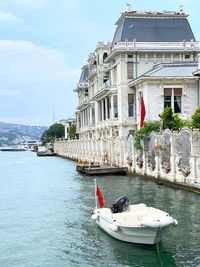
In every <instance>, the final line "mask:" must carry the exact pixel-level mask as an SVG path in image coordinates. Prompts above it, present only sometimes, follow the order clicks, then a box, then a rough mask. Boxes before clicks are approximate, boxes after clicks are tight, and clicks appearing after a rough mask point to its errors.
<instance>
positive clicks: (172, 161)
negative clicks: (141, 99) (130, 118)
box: [54, 127, 200, 188]
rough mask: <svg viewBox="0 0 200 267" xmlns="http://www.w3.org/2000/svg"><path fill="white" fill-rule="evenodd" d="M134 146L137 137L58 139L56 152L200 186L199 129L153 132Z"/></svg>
mask: <svg viewBox="0 0 200 267" xmlns="http://www.w3.org/2000/svg"><path fill="white" fill-rule="evenodd" d="M141 145H142V147H143V149H142V150H137V149H136V148H135V147H134V136H133V135H129V137H128V138H119V137H116V138H107V139H104V138H100V139H88V140H66V141H56V142H55V143H54V151H55V152H56V153H57V154H58V155H60V156H62V157H66V158H70V159H73V160H78V159H80V161H87V162H89V161H90V162H94V163H99V164H103V163H107V164H110V165H112V166H119V167H128V168H129V172H131V173H136V174H138V175H146V176H151V177H154V178H160V179H165V180H167V181H170V182H176V183H179V184H184V185H189V186H194V187H199V188H200V131H199V130H197V129H195V130H193V131H191V130H190V129H189V128H187V127H185V128H183V129H182V130H181V131H180V132H171V131H170V130H169V129H167V130H165V131H164V132H163V133H162V134H160V133H159V134H158V133H154V132H152V133H151V134H150V136H149V138H148V140H147V141H146V142H145V143H143V144H141Z"/></svg>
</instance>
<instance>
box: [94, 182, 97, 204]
mask: <svg viewBox="0 0 200 267" xmlns="http://www.w3.org/2000/svg"><path fill="white" fill-rule="evenodd" d="M94 188H95V189H94V192H95V207H96V209H97V180H96V179H94Z"/></svg>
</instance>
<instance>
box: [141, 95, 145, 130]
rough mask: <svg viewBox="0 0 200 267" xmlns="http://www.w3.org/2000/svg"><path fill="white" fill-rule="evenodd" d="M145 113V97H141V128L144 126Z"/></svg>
mask: <svg viewBox="0 0 200 267" xmlns="http://www.w3.org/2000/svg"><path fill="white" fill-rule="evenodd" d="M145 115H146V110H145V105H144V100H143V97H141V116H140V119H141V121H140V128H142V127H143V122H144V118H145Z"/></svg>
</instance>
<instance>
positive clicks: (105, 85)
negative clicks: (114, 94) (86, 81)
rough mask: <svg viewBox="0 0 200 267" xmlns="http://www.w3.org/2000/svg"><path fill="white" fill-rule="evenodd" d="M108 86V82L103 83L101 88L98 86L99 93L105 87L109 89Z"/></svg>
mask: <svg viewBox="0 0 200 267" xmlns="http://www.w3.org/2000/svg"><path fill="white" fill-rule="evenodd" d="M110 84H111V83H110V80H107V81H106V82H105V83H103V84H102V85H101V86H99V90H98V91H101V90H103V89H104V88H106V87H109V86H110Z"/></svg>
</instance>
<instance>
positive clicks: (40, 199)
mask: <svg viewBox="0 0 200 267" xmlns="http://www.w3.org/2000/svg"><path fill="white" fill-rule="evenodd" d="M94 178H96V179H97V183H98V186H99V188H100V190H101V193H102V195H103V198H104V203H105V206H106V207H110V206H111V205H112V203H113V202H114V201H115V200H116V199H117V198H118V197H120V196H123V195H126V196H128V198H129V201H130V203H131V204H136V203H146V204H147V205H149V206H153V207H156V208H158V209H161V210H164V211H166V212H168V213H169V214H170V215H171V216H173V217H175V218H176V219H177V220H178V222H179V225H178V226H177V227H170V228H169V229H168V230H166V232H165V233H164V235H163V238H162V241H161V242H159V246H158V247H157V246H156V245H155V246H144V245H135V244H129V243H124V242H121V241H118V240H115V239H114V238H112V237H111V236H109V235H108V234H106V233H105V232H104V231H102V230H101V229H100V228H99V227H98V226H97V225H96V224H95V222H94V221H92V220H91V219H90V216H91V213H92V210H93V208H94V205H95V197H94V181H93V179H94ZM199 208H200V196H199V195H195V194H194V193H191V192H187V191H183V190H176V189H172V188H169V187H167V186H163V185H157V184H156V183H154V182H152V181H146V180H142V179H141V178H139V177H133V176H98V177H89V176H83V175H82V174H80V173H78V172H77V171H76V163H75V162H73V161H70V160H67V159H62V158H57V157H37V156H36V154H35V153H34V152H0V266H1V267H7V266H10V267H11V266H12V267H14V266H17V267H22V266H24V267H33V266H38V267H46V266H49V267H54V266H58V267H63V266H71V267H73V266H88V267H90V266H113V267H114V266H118V267H120V266H123V267H124V266H127V267H128V266H137V267H140V266H141V267H145V266H148V267H149V266H152V267H156V266H167V267H170V266H178V267H180V266H195V267H196V266H200V211H199Z"/></svg>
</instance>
